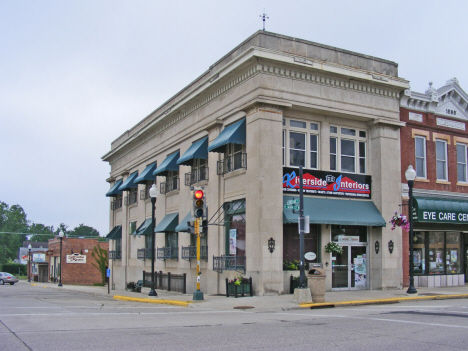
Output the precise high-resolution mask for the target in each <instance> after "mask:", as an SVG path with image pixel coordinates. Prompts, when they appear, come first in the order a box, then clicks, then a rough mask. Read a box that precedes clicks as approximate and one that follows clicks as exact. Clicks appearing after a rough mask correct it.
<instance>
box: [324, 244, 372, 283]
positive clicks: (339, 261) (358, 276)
mask: <svg viewBox="0 0 468 351" xmlns="http://www.w3.org/2000/svg"><path fill="white" fill-rule="evenodd" d="M342 248H343V253H341V254H335V256H334V257H333V259H332V289H333V290H335V289H336V290H361V289H367V247H366V246H362V245H343V246H342Z"/></svg>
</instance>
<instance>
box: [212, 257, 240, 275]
mask: <svg viewBox="0 0 468 351" xmlns="http://www.w3.org/2000/svg"><path fill="white" fill-rule="evenodd" d="M213 270H214V271H216V272H218V273H222V272H223V271H236V272H240V273H244V274H245V256H225V255H222V256H218V257H216V256H213Z"/></svg>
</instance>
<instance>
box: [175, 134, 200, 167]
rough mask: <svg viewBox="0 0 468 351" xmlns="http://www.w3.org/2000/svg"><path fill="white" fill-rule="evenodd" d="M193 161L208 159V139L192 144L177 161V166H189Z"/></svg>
mask: <svg viewBox="0 0 468 351" xmlns="http://www.w3.org/2000/svg"><path fill="white" fill-rule="evenodd" d="M194 159H203V160H207V159H208V137H205V138H203V139H200V140H198V141H196V142H194V143H193V144H192V145H190V147H189V148H188V149H187V151H185V152H184V154H183V155H182V156H181V157H180V158H179V160H178V161H177V164H178V165H185V166H191V165H192V162H191V161H192V160H194Z"/></svg>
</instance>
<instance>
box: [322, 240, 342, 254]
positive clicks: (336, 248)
mask: <svg viewBox="0 0 468 351" xmlns="http://www.w3.org/2000/svg"><path fill="white" fill-rule="evenodd" d="M325 252H327V253H331V254H342V253H343V248H342V247H341V246H340V245H338V244H337V243H335V242H333V241H330V242H329V243H328V244H327V245H325Z"/></svg>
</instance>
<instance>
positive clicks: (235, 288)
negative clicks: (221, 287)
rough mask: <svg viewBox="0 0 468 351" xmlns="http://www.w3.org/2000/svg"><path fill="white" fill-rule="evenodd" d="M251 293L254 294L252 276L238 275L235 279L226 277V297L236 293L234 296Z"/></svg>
mask: <svg viewBox="0 0 468 351" xmlns="http://www.w3.org/2000/svg"><path fill="white" fill-rule="evenodd" d="M247 294H249V295H250V296H253V291H252V277H250V278H244V277H243V276H242V275H238V276H237V277H235V278H234V279H231V280H228V278H226V297H229V296H230V295H231V296H232V295H234V297H238V296H239V295H240V296H245V295H247Z"/></svg>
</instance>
